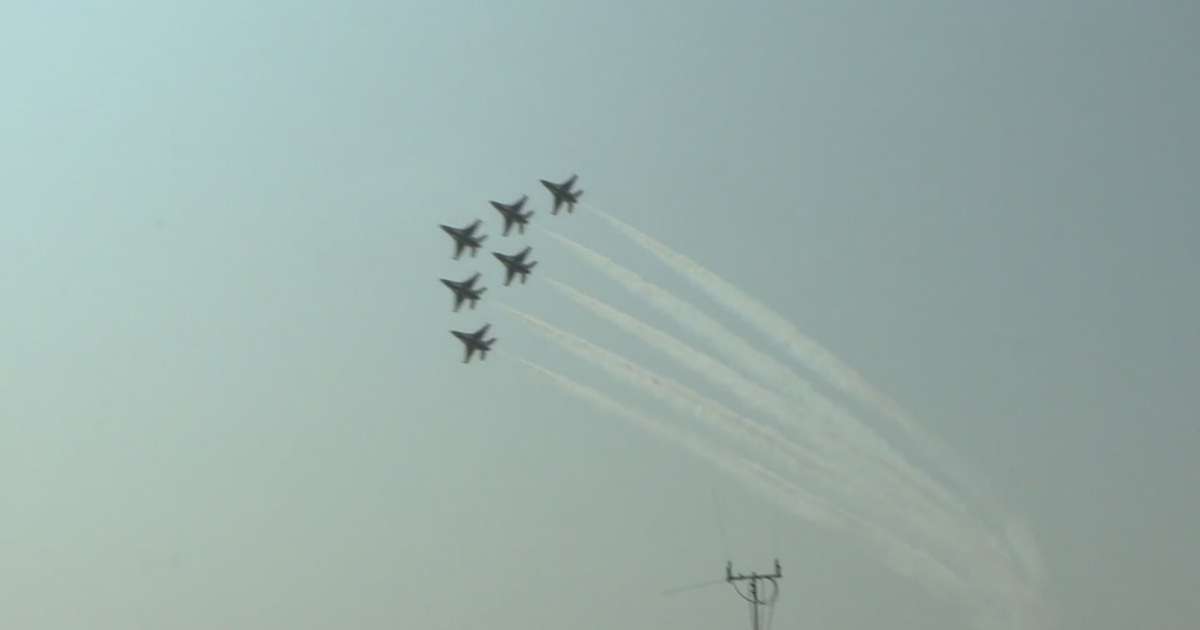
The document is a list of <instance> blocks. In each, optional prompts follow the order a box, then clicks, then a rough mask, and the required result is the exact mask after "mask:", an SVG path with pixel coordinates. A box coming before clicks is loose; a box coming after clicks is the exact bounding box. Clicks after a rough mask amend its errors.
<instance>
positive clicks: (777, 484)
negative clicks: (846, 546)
mask: <svg viewBox="0 0 1200 630" xmlns="http://www.w3.org/2000/svg"><path fill="white" fill-rule="evenodd" d="M513 358H514V359H516V360H517V361H519V362H521V363H523V364H524V365H525V366H526V367H528V368H530V369H532V370H533V371H534V372H536V373H537V374H538V375H540V376H542V377H543V378H545V379H547V380H549V381H550V382H551V383H553V384H555V385H557V386H558V387H560V388H561V389H563V390H564V391H566V392H567V393H569V394H572V395H574V396H577V397H579V398H582V399H584V400H586V401H588V402H591V403H592V404H594V405H596V406H597V407H599V408H601V409H603V410H605V411H610V412H613V413H616V414H617V415H619V416H621V417H623V418H625V419H627V420H632V421H634V423H636V424H637V425H639V426H640V427H642V428H643V429H645V430H647V431H649V432H651V433H654V434H655V435H657V436H659V437H661V438H664V439H666V440H668V441H670V442H674V443H675V444H677V445H679V446H682V447H683V448H685V449H687V450H688V451H689V452H690V453H691V454H692V455H695V456H696V457H698V458H700V459H702V460H705V461H707V462H708V463H710V464H713V465H715V466H717V467H719V468H721V469H722V470H724V471H725V472H727V473H729V474H731V475H733V476H735V477H737V478H739V479H741V480H742V481H743V482H744V483H746V484H747V485H748V486H750V487H751V488H753V489H755V490H758V491H760V492H764V493H765V494H766V495H767V497H768V498H771V499H773V500H776V501H778V500H779V498H780V497H783V496H788V498H790V499H792V500H793V501H795V503H796V505H794V506H793V507H794V508H795V511H796V514H797V515H798V516H800V517H801V518H803V519H805V520H808V521H810V522H812V523H814V524H817V525H825V526H833V525H834V524H835V523H836V519H835V518H834V516H833V515H832V514H831V513H830V511H829V509H828V508H827V507H825V502H824V500H823V499H820V498H818V497H815V496H812V495H807V494H805V493H803V491H800V492H795V493H790V494H791V496H789V489H788V488H789V486H791V484H790V483H789V482H787V481H786V480H784V479H783V478H781V477H780V476H779V475H776V474H775V473H773V472H771V471H769V470H767V469H765V468H763V467H762V466H759V465H758V464H756V463H754V462H751V461H749V460H747V459H745V458H743V457H740V456H737V455H734V454H726V455H723V454H721V453H718V452H717V451H716V450H715V449H714V448H712V447H710V446H709V445H707V444H705V443H704V441H703V440H702V439H700V438H699V437H698V436H696V435H695V434H692V433H688V432H686V431H682V430H680V429H676V428H674V427H672V426H671V425H669V424H667V423H666V422H663V421H662V420H659V419H658V418H655V417H653V416H650V415H648V414H645V413H642V412H639V411H637V410H635V409H632V408H630V407H627V406H625V405H623V404H621V403H620V402H617V401H616V400H614V399H612V398H610V397H608V396H605V395H604V394H602V393H600V392H599V391H597V390H595V389H592V388H590V387H588V386H586V385H583V384H581V383H578V382H575V381H573V380H571V379H569V378H567V377H565V376H562V375H560V374H557V373H555V372H551V371H550V370H548V369H546V368H543V367H541V366H539V365H537V364H535V363H533V362H531V361H528V360H526V359H522V358H519V357H513Z"/></svg>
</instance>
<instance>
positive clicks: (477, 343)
mask: <svg viewBox="0 0 1200 630" xmlns="http://www.w3.org/2000/svg"><path fill="white" fill-rule="evenodd" d="M491 326H492V325H491V324H484V325H483V328H480V329H479V330H476V331H475V332H473V333H468V332H463V331H461V330H451V331H450V333H451V334H452V335H454V336H455V337H458V340H459V341H461V342H463V345H464V346H466V348H465V351H466V354H465V355H464V356H463V363H470V362H471V355H473V354H475V351H476V350H478V351H479V360H480V361H486V360H487V353H488V351H489V350H491V349H492V344H494V343H496V338H495V337H492V338H491V339H487V340H485V339H484V338H483V336H484V335H486V334H487V331H488V328H491Z"/></svg>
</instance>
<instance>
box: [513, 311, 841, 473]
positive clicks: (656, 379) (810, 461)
mask: <svg viewBox="0 0 1200 630" xmlns="http://www.w3.org/2000/svg"><path fill="white" fill-rule="evenodd" d="M493 304H495V306H497V307H498V308H500V309H502V310H504V311H506V312H508V313H510V314H512V315H513V316H515V317H517V318H518V319H521V320H522V321H524V322H525V323H526V324H529V325H530V326H532V327H533V328H534V329H536V330H538V331H540V332H541V333H543V334H545V335H546V336H547V337H549V338H550V339H551V340H552V341H554V342H555V343H556V344H558V345H560V346H562V347H563V348H565V349H566V350H569V351H571V352H573V353H575V354H576V355H578V356H580V357H581V358H583V359H585V360H588V361H590V362H592V363H594V364H596V365H598V366H600V367H602V368H604V369H605V370H607V371H608V372H610V373H611V374H613V375H615V376H617V377H620V378H624V379H626V380H627V381H629V382H630V383H631V384H632V385H634V386H636V387H639V388H641V389H643V390H645V391H647V392H649V393H651V394H654V395H656V396H658V397H659V398H661V399H663V400H664V401H665V402H667V403H669V404H671V405H672V406H674V407H675V408H676V409H678V410H680V411H683V412H687V413H693V414H696V415H698V416H700V417H702V418H703V419H705V420H707V421H709V422H711V423H712V424H714V425H716V426H718V427H720V428H722V429H724V430H726V431H729V432H730V433H732V434H733V435H734V436H735V437H737V438H739V439H748V440H750V441H751V442H753V443H755V444H757V445H758V446H759V447H761V448H763V449H765V450H768V451H771V452H774V453H775V454H776V455H779V456H782V457H783V458H784V459H785V460H787V461H789V462H791V463H793V464H795V465H796V466H797V467H798V472H808V473H813V472H816V471H821V470H828V463H827V462H826V461H825V459H824V458H823V457H821V456H819V455H817V454H815V453H812V452H810V451H808V450H807V449H805V448H803V447H801V446H799V445H797V444H796V443H794V442H792V441H790V440H788V439H787V438H786V437H784V436H783V435H780V434H779V433H778V432H777V431H775V430H774V429H772V428H770V427H765V426H763V425H760V424H758V423H756V422H754V421H752V420H750V419H748V418H746V417H744V416H741V415H740V414H738V413H736V412H734V411H732V410H730V409H727V408H725V407H724V406H723V405H721V404H720V403H718V402H716V401H713V400H709V399H707V398H705V397H703V396H701V395H700V394H698V393H697V392H695V391H693V390H692V389H691V388H689V387H687V386H685V385H683V384H681V383H678V382H676V381H673V380H671V379H669V378H666V377H663V376H661V375H659V374H656V373H654V372H652V371H650V370H647V369H646V368H643V367H641V366H639V365H637V364H636V363H634V362H632V361H630V360H628V359H626V358H625V357H622V356H620V355H618V354H616V353H614V352H611V351H608V350H605V349H604V348H601V347H599V346H596V345H595V344H593V343H591V342H589V341H587V340H585V339H582V338H580V337H578V336H576V335H573V334H571V333H569V332H567V331H565V330H562V329H560V328H557V327H555V326H553V325H551V324H549V323H547V322H544V321H542V320H540V319H538V318H536V317H534V316H532V315H529V314H527V313H524V312H521V311H519V310H517V309H514V308H511V307H508V306H504V305H503V304H498V303H493Z"/></svg>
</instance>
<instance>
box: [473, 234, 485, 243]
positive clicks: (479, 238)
mask: <svg viewBox="0 0 1200 630" xmlns="http://www.w3.org/2000/svg"><path fill="white" fill-rule="evenodd" d="M475 240H476V241H478V242H480V243H482V242H484V241H486V240H487V234H480V235H479V237H478V238H476V239H475Z"/></svg>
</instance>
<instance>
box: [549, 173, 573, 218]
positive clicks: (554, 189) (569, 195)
mask: <svg viewBox="0 0 1200 630" xmlns="http://www.w3.org/2000/svg"><path fill="white" fill-rule="evenodd" d="M578 177H579V176H578V175H575V174H573V173H572V174H571V177H570V179H568V180H567V181H565V182H563V183H561V184H555V183H554V182H548V181H546V180H544V179H543V180H541V182H542V185H543V186H545V187H546V189H547V190H549V191H550V194H552V195H554V209H553V210H551V211H550V214H558V209H559V206H561V205H562V204H563V203H566V204H567V212H574V211H575V203H576V202H578V201H579V198H580V197H581V196H583V191H582V190H576V191H575V192H571V187H572V186H574V185H575V180H576V179H577V178H578Z"/></svg>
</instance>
